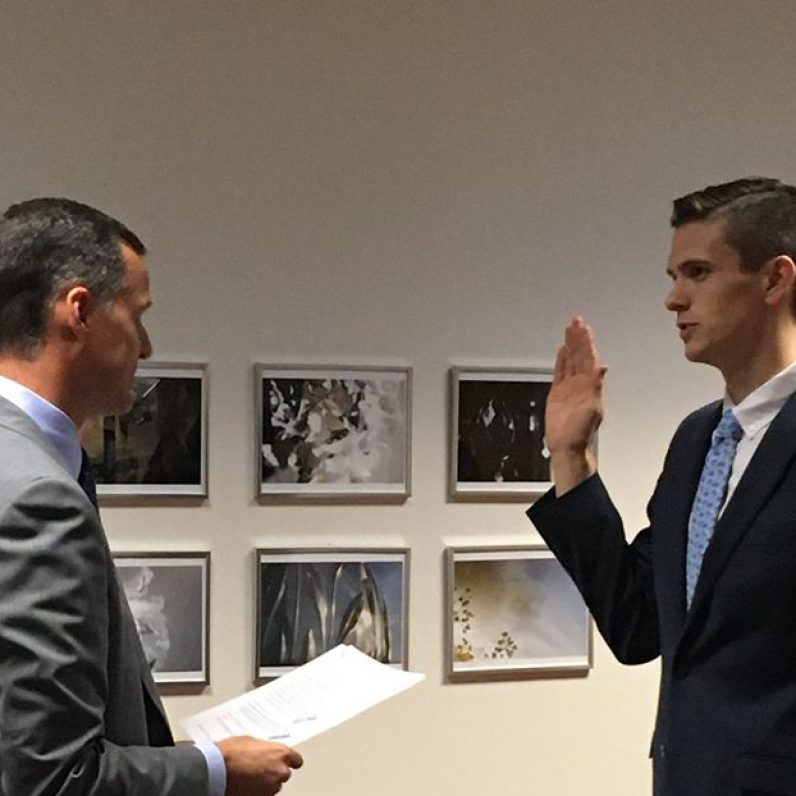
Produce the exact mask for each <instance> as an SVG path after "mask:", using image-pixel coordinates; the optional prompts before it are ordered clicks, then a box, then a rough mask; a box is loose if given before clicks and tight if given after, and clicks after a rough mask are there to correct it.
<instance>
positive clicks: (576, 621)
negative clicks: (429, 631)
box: [445, 546, 592, 681]
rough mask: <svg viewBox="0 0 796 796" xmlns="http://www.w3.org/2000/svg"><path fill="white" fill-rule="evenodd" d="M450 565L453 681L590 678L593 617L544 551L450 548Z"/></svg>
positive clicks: (448, 589) (450, 674)
mask: <svg viewBox="0 0 796 796" xmlns="http://www.w3.org/2000/svg"><path fill="white" fill-rule="evenodd" d="M445 564H446V607H445V613H446V629H447V633H446V636H447V638H446V648H447V654H446V659H447V676H448V679H449V680H451V681H466V680H510V679H519V678H528V677H542V676H556V675H559V676H560V675H577V674H587V673H588V670H589V669H590V668H591V665H592V630H591V618H590V617H589V612H588V610H587V608H586V605H585V603H584V602H583V599H582V598H581V596H580V593H579V592H578V590H577V589H576V588H575V585H574V584H573V583H572V581H571V580H570V578H569V576H568V575H567V573H566V572H565V571H564V568H563V567H562V566H561V565H560V564H559V563H558V561H556V559H555V557H554V556H553V554H552V553H551V552H550V551H549V550H548V549H547V548H546V547H543V546H531V547H470V548H459V547H450V548H447V549H446V551H445Z"/></svg>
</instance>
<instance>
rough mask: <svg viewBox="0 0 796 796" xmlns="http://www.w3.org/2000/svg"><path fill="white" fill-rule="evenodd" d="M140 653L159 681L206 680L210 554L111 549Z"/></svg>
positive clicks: (207, 673) (207, 669) (187, 682)
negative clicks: (134, 551) (136, 551)
mask: <svg viewBox="0 0 796 796" xmlns="http://www.w3.org/2000/svg"><path fill="white" fill-rule="evenodd" d="M113 561H114V564H115V567H116V575H117V578H118V580H119V585H120V587H121V589H122V592H123V593H124V596H125V597H126V598H127V602H128V605H129V606H130V612H131V613H132V615H133V619H134V621H135V624H136V629H137V630H138V635H139V638H140V639H141V644H142V646H143V648H144V654H145V656H146V659H147V661H148V663H149V665H150V668H151V670H152V676H153V678H154V680H155V682H156V683H158V684H159V685H164V686H168V685H176V684H192V685H201V686H204V685H208V684H209V683H210V665H209V660H210V658H209V653H210V647H209V638H210V633H209V625H210V553H209V552H204V551H202V552H183V551H179V552H176V551H175V552H145V553H133V552H130V553H119V552H116V553H113Z"/></svg>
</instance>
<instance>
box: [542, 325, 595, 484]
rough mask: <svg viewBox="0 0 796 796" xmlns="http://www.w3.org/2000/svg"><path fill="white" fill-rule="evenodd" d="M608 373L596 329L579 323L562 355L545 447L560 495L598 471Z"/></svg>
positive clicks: (571, 327)
mask: <svg viewBox="0 0 796 796" xmlns="http://www.w3.org/2000/svg"><path fill="white" fill-rule="evenodd" d="M605 371H606V368H605V366H604V365H603V364H602V363H601V362H600V358H599V356H598V355H597V349H596V348H595V346H594V338H593V335H592V331H591V328H590V327H589V326H588V324H586V323H585V322H584V321H583V319H582V318H579V317H575V318H573V319H572V320H571V321H570V322H569V324H568V325H567V328H566V331H565V333H564V344H563V345H562V346H561V348H559V350H558V355H557V357H556V366H555V373H554V375H553V384H552V386H551V387H550V393H549V395H548V397H547V408H546V411H545V442H546V444H547V449H548V450H549V451H550V466H551V469H552V471H553V480H554V483H555V487H556V494H558V495H562V494H564V492H567V491H569V490H570V489H572V488H573V487H575V486H577V485H578V484H579V483H581V482H582V481H585V480H586V478H588V477H589V476H590V475H592V474H593V473H594V472H595V470H596V462H595V458H594V452H593V450H592V441H593V439H594V433H595V432H596V431H597V428H598V427H599V425H600V422H601V421H602V417H603V403H602V387H603V378H604V377H605Z"/></svg>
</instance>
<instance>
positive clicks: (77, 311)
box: [56, 285, 96, 335]
mask: <svg viewBox="0 0 796 796" xmlns="http://www.w3.org/2000/svg"><path fill="white" fill-rule="evenodd" d="M95 307H96V299H95V298H94V296H93V295H92V293H91V291H90V290H89V289H88V288H87V287H86V286H85V285H72V287H70V288H67V289H66V290H65V291H64V293H62V294H61V296H60V298H59V299H58V300H57V301H56V314H57V315H58V316H59V318H60V320H61V322H62V323H63V324H64V325H66V326H67V327H68V328H69V329H70V330H71V331H72V333H73V334H76V335H80V334H82V333H84V332H85V331H86V329H87V328H88V323H89V320H90V319H91V315H92V313H93V312H94V309H95Z"/></svg>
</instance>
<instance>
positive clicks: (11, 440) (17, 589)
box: [0, 398, 207, 796]
mask: <svg viewBox="0 0 796 796" xmlns="http://www.w3.org/2000/svg"><path fill="white" fill-rule="evenodd" d="M206 793H207V766H206V763H205V759H204V756H203V755H202V753H201V752H200V751H199V750H198V749H196V748H195V747H192V746H179V747H177V746H174V745H173V740H172V737H171V733H170V731H169V728H168V723H167V721H166V718H165V715H164V713H163V707H162V705H161V703H160V699H159V697H158V694H157V690H156V688H155V685H154V683H153V681H152V676H151V674H150V671H149V667H148V665H147V663H146V661H145V659H144V654H143V651H142V649H141V644H140V642H139V640H138V634H137V632H136V629H135V625H134V622H133V619H132V616H131V614H130V611H129V608H128V606H127V601H126V599H125V597H124V594H123V593H122V592H121V590H120V588H119V586H118V584H117V581H116V577H115V572H114V567H113V560H112V558H111V553H110V550H109V548H108V543H107V540H106V538H105V534H104V532H103V530H102V525H101V524H100V519H99V516H98V515H97V512H96V511H95V509H94V507H93V506H92V505H91V503H90V502H89V500H88V498H87V497H86V496H85V494H84V493H83V491H82V489H81V488H80V486H79V485H78V484H77V483H76V482H75V479H74V478H73V477H72V476H71V475H70V474H69V472H67V470H66V468H65V467H64V465H63V463H62V462H61V459H60V457H59V455H58V453H57V452H56V451H55V449H54V448H53V447H52V445H51V444H50V442H49V441H48V440H47V439H46V437H45V436H44V435H43V434H42V433H41V432H40V430H39V428H38V427H37V426H36V424H35V423H34V422H33V421H32V420H31V419H30V418H29V417H28V416H27V415H26V414H25V413H24V412H21V411H20V410H19V409H17V408H16V407H15V406H14V405H13V404H11V403H9V402H8V401H6V400H4V399H2V398H0V796H72V795H74V796H77V795H78V794H80V796H99V795H100V794H102V796H116V795H117V794H118V795H119V796H121V795H122V794H124V795H125V796H127V795H128V794H130V795H132V794H136V796H138V795H139V794H140V796H145V795H146V796H149V795H150V794H152V796H155V794H157V796H204V794H206Z"/></svg>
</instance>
